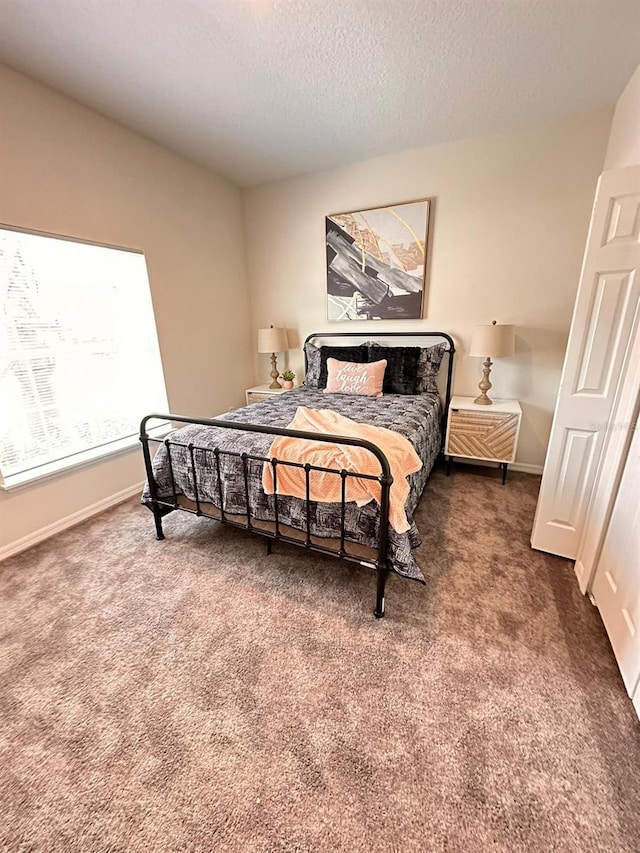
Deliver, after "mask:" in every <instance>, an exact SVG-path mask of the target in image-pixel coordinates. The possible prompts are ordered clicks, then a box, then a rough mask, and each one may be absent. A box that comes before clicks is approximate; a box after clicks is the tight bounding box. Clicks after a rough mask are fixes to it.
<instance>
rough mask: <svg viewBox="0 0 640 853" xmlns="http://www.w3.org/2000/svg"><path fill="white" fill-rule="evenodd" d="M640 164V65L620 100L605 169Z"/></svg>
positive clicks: (614, 115) (614, 118) (612, 127)
mask: <svg viewBox="0 0 640 853" xmlns="http://www.w3.org/2000/svg"><path fill="white" fill-rule="evenodd" d="M637 163H640V65H639V66H638V67H637V68H636V70H635V73H634V74H633V75H632V77H631V79H630V80H629V82H628V83H627V85H626V87H625V89H624V91H623V93H622V94H621V95H620V98H619V99H618V103H617V104H616V110H615V113H614V114H613V121H612V123H611V136H610V137H609V144H608V146H607V157H606V160H605V164H604V168H605V169H607V170H609V169H620V168H622V167H624V166H634V165H636V164H637Z"/></svg>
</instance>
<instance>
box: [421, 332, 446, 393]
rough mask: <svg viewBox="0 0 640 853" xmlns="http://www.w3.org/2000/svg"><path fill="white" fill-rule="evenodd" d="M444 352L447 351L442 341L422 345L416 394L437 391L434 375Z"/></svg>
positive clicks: (438, 368) (436, 373)
mask: <svg viewBox="0 0 640 853" xmlns="http://www.w3.org/2000/svg"><path fill="white" fill-rule="evenodd" d="M445 352H447V344H446V343H444V341H443V342H442V343H440V344H434V345H433V346H432V347H423V348H422V349H421V350H420V356H419V358H418V376H417V381H416V390H417V392H418V394H437V393H438V385H437V382H436V376H437V375H438V371H439V370H440V365H441V364H442V359H443V358H444V354H445Z"/></svg>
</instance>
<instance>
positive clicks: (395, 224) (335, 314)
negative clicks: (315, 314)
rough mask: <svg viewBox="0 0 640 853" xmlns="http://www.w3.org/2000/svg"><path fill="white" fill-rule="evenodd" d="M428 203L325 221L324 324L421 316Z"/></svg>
mask: <svg viewBox="0 0 640 853" xmlns="http://www.w3.org/2000/svg"><path fill="white" fill-rule="evenodd" d="M428 226H429V199H428V198H427V199H422V200H420V201H411V202H406V203H403V204H393V205H387V206H386V207H374V208H370V209H368V210H358V211H354V212H353V213H336V214H333V215H331V216H327V217H326V249H327V317H328V319H329V320H417V319H419V318H420V317H422V307H423V298H424V290H425V272H426V259H427V249H428V247H427V234H428Z"/></svg>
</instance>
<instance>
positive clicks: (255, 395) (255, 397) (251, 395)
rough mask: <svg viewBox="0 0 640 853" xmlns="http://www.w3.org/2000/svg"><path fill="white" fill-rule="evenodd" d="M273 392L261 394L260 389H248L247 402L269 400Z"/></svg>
mask: <svg viewBox="0 0 640 853" xmlns="http://www.w3.org/2000/svg"><path fill="white" fill-rule="evenodd" d="M271 397H273V394H261V393H260V392H259V391H247V404H249V403H260V402H262V400H269V399H271Z"/></svg>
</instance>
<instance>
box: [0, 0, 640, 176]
mask: <svg viewBox="0 0 640 853" xmlns="http://www.w3.org/2000/svg"><path fill="white" fill-rule="evenodd" d="M0 16H1V20H0V58H2V59H3V60H4V61H5V62H6V63H8V64H9V65H11V66H13V67H14V68H17V69H18V70H20V71H24V72H25V73H26V74H29V75H31V76H32V77H35V78H37V79H40V80H43V81H44V82H46V83H48V84H49V85H50V86H52V87H54V88H56V89H59V90H60V91H62V92H64V93H66V94H68V95H70V96H71V97H73V98H75V99H77V100H78V101H80V102H82V103H84V104H87V105H89V106H91V107H93V108H95V109H97V110H99V111H100V112H102V113H104V114H105V115H107V116H110V117H112V118H114V119H116V120H118V121H120V122H122V123H123V124H125V125H127V126H129V127H131V128H134V129H135V130H137V131H139V132H141V133H143V134H145V135H146V136H148V137H150V138H152V139H155V140H157V141H159V142H161V143H163V144H165V145H167V146H168V147H170V148H173V149H174V150H176V151H179V152H181V153H183V154H186V155H187V156H189V157H191V158H192V159H194V160H197V161H199V162H201V163H204V164H206V165H209V166H211V167H213V168H214V169H215V170H217V171H218V172H220V173H221V174H223V175H225V176H226V177H228V178H230V179H231V180H233V181H235V182H236V183H238V184H240V185H243V186H246V185H251V184H256V183H261V182H264V181H270V180H274V179H277V178H282V177H287V176H290V175H295V174H300V173H303V172H310V171H317V170H319V169H325V168H329V167H332V166H337V165H341V164H343V163H348V162H350V161H354V160H359V159H363V158H365V157H371V156H375V155H378V154H385V153H389V152H392V151H399V150H402V149H405V148H411V147H414V146H418V145H426V144H430V143H436V142H443V141H446V140H451V139H459V138H462V137H468V136H476V135H480V134H491V133H495V132H500V131H504V130H510V129H516V128H519V127H525V126H527V125H532V124H537V123H540V122H541V121H549V120H553V119H556V118H559V117H561V116H563V115H565V114H567V113H571V112H576V111H580V110H584V109H589V108H591V107H595V106H599V105H603V104H609V103H613V102H614V101H615V100H616V98H617V97H618V95H619V94H620V92H621V90H622V88H623V87H624V85H625V83H626V82H627V80H628V78H629V77H630V76H631V73H632V71H633V69H634V68H635V66H636V65H637V64H638V62H639V61H640V3H639V1H638V0H0Z"/></svg>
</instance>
